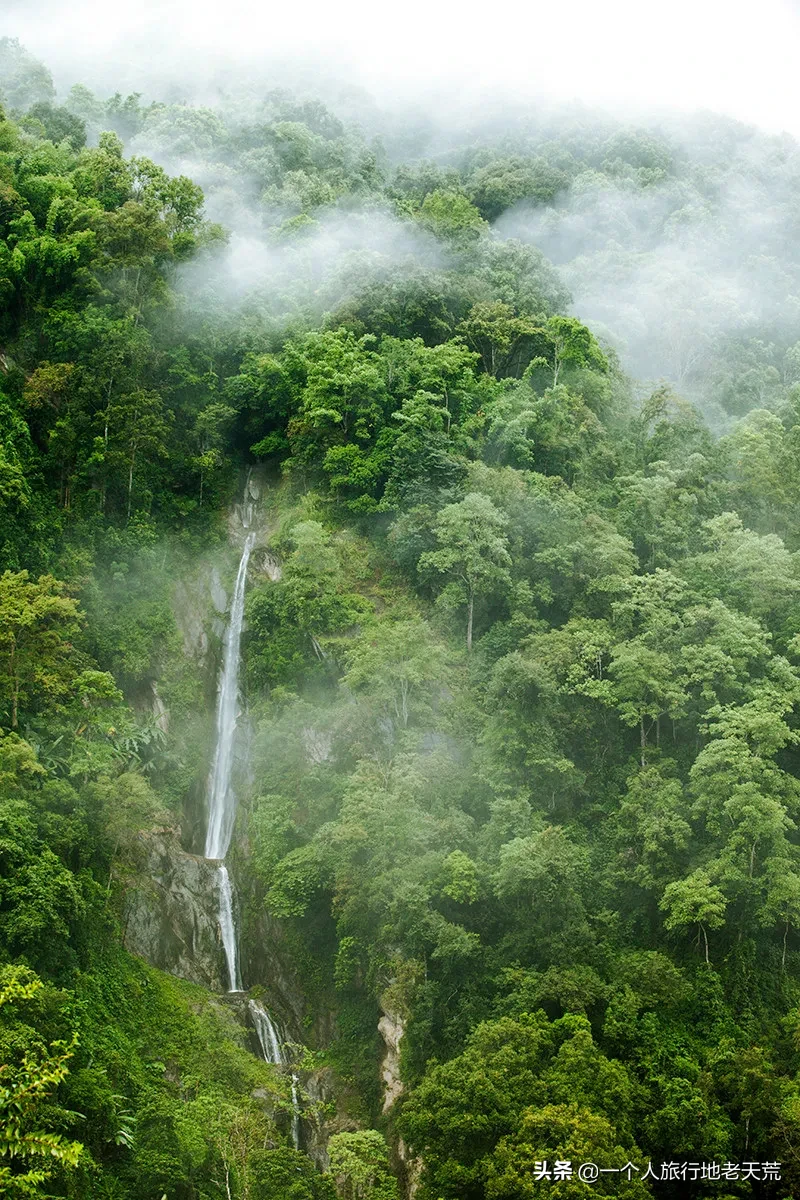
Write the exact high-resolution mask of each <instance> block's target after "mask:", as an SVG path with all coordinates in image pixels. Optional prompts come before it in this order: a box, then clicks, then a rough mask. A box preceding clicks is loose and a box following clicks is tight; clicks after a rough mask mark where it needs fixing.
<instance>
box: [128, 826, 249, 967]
mask: <svg viewBox="0 0 800 1200" xmlns="http://www.w3.org/2000/svg"><path fill="white" fill-rule="evenodd" d="M139 840H140V843H141V847H140V848H141V858H142V861H141V865H140V874H137V876H136V878H135V880H134V881H130V880H126V881H123V882H124V883H125V884H126V885H127V886H126V889H125V892H124V901H123V915H122V927H123V938H124V942H125V946H126V948H127V949H128V950H130V951H131V953H132V954H137V955H139V957H140V958H143V959H145V960H146V961H147V962H149V963H151V964H152V965H153V966H154V967H158V968H160V970H162V971H168V972H169V973H170V974H171V975H178V976H180V978H182V979H189V980H191V981H192V982H193V983H201V984H203V985H204V986H205V987H207V988H211V989H212V990H213V991H225V990H226V986H227V985H226V967H225V957H224V953H223V949H222V943H221V940H220V933H219V922H218V919H217V894H216V869H217V864H216V863H212V862H208V861H207V860H206V859H204V858H199V857H197V856H196V855H194V854H187V853H186V852H185V851H184V850H182V849H181V847H180V844H179V842H178V841H177V838H176V837H175V835H174V834H167V833H163V832H158V833H152V832H149V833H143V834H141V835H140V839H139Z"/></svg>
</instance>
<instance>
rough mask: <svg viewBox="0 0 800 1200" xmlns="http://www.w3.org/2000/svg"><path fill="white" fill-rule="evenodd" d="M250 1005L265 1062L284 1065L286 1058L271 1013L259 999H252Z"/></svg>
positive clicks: (279, 1065)
mask: <svg viewBox="0 0 800 1200" xmlns="http://www.w3.org/2000/svg"><path fill="white" fill-rule="evenodd" d="M248 1007H249V1009H250V1015H251V1017H252V1018H253V1025H254V1027H255V1031H256V1034H257V1036H258V1040H259V1043H260V1045H261V1053H262V1054H263V1055H264V1062H268V1063H274V1064H275V1066H276V1067H282V1066H284V1065H285V1062H286V1060H285V1058H284V1055H283V1048H282V1047H281V1043H280V1039H279V1037H278V1031H277V1029H276V1028H275V1026H274V1025H273V1023H272V1018H271V1017H270V1015H269V1013H268V1012H267V1010H266V1009H265V1008H264V1007H263V1005H261V1004H259V1003H258V1001H257V1000H250V1001H249V1004H248Z"/></svg>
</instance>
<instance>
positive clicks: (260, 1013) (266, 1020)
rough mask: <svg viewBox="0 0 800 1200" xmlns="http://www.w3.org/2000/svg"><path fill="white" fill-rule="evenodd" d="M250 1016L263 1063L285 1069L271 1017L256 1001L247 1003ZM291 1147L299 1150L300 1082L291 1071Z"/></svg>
mask: <svg viewBox="0 0 800 1200" xmlns="http://www.w3.org/2000/svg"><path fill="white" fill-rule="evenodd" d="M248 1007H249V1009H250V1016H251V1017H252V1019H253V1027H254V1029H255V1031H256V1035H257V1036H258V1041H259V1045H260V1046H261V1053H262V1054H263V1055H264V1061H265V1062H268V1063H273V1065H274V1066H276V1067H285V1066H286V1065H287V1060H286V1055H285V1054H284V1052H283V1045H282V1044H281V1040H280V1038H279V1037H278V1031H277V1029H276V1028H275V1025H274V1024H273V1021H272V1017H271V1016H270V1015H269V1013H268V1012H267V1010H266V1009H265V1008H264V1006H263V1005H262V1004H259V1003H258V1001H257V1000H250V1001H248ZM291 1079H292V1145H293V1146H294V1148H295V1150H299V1149H300V1091H299V1087H300V1080H299V1078H298V1076H297V1074H296V1072H294V1071H292V1076H291Z"/></svg>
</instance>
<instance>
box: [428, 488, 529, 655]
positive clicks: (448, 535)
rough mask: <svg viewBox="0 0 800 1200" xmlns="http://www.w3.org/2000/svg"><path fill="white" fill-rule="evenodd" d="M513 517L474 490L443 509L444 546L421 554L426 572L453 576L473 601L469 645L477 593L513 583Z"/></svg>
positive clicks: (439, 524) (438, 531) (439, 530)
mask: <svg viewBox="0 0 800 1200" xmlns="http://www.w3.org/2000/svg"><path fill="white" fill-rule="evenodd" d="M507 525H508V519H507V517H506V516H505V514H504V513H502V512H501V511H500V510H499V509H498V508H496V507H495V505H494V504H493V503H492V501H491V500H490V499H489V497H488V496H484V495H482V494H481V493H480V492H470V493H469V494H468V495H467V496H465V497H464V499H463V500H462V501H460V503H458V504H448V505H446V506H445V507H444V508H443V509H442V510H441V512H440V513H439V515H438V517H437V519H436V523H435V525H434V533H435V536H436V540H437V542H438V543H439V549H438V550H429V551H427V552H426V553H424V554H423V555H422V556H421V557H420V560H419V569H420V572H421V573H422V574H428V575H443V576H445V577H446V578H449V579H451V580H452V584H453V587H454V588H455V594H456V596H457V597H458V598H459V599H461V601H462V602H463V603H466V606H467V650H468V651H469V650H472V626H473V619H474V611H475V597H476V596H479V595H483V594H487V593H491V592H496V591H498V590H503V589H505V588H507V587H508V586H509V585H510V583H511V575H510V573H509V570H508V568H509V566H510V565H511V556H510V555H509V553H508V548H507V547H508V538H507V536H506V533H505V529H506V527H507Z"/></svg>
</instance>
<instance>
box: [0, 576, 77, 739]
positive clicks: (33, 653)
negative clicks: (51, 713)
mask: <svg viewBox="0 0 800 1200" xmlns="http://www.w3.org/2000/svg"><path fill="white" fill-rule="evenodd" d="M79 628H80V614H79V611H78V605H77V603H76V601H75V600H73V599H72V597H71V596H69V595H68V594H67V587H66V585H65V584H63V583H61V582H59V580H57V579H54V578H53V576H52V575H41V576H40V577H39V579H38V580H33V579H31V577H30V576H29V574H28V572H27V571H19V572H17V573H16V574H15V573H14V572H12V571H6V572H5V573H4V574H3V575H2V576H0V696H2V702H3V711H4V712H5V714H6V718H7V719H8V721H9V723H10V725H11V728H12V729H17V728H18V726H19V717H20V709H21V708H22V709H25V711H27V712H30V711H34V710H36V709H37V708H41V707H53V706H54V705H58V703H59V702H60V701H62V700H63V699H64V697H65V696H66V695H67V694H68V692H69V687H70V682H71V679H72V676H73V674H74V670H73V669H72V668H71V659H72V644H71V640H70V639H71V638H72V636H73V635H74V634H75V633H77V631H78V629H79Z"/></svg>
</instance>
